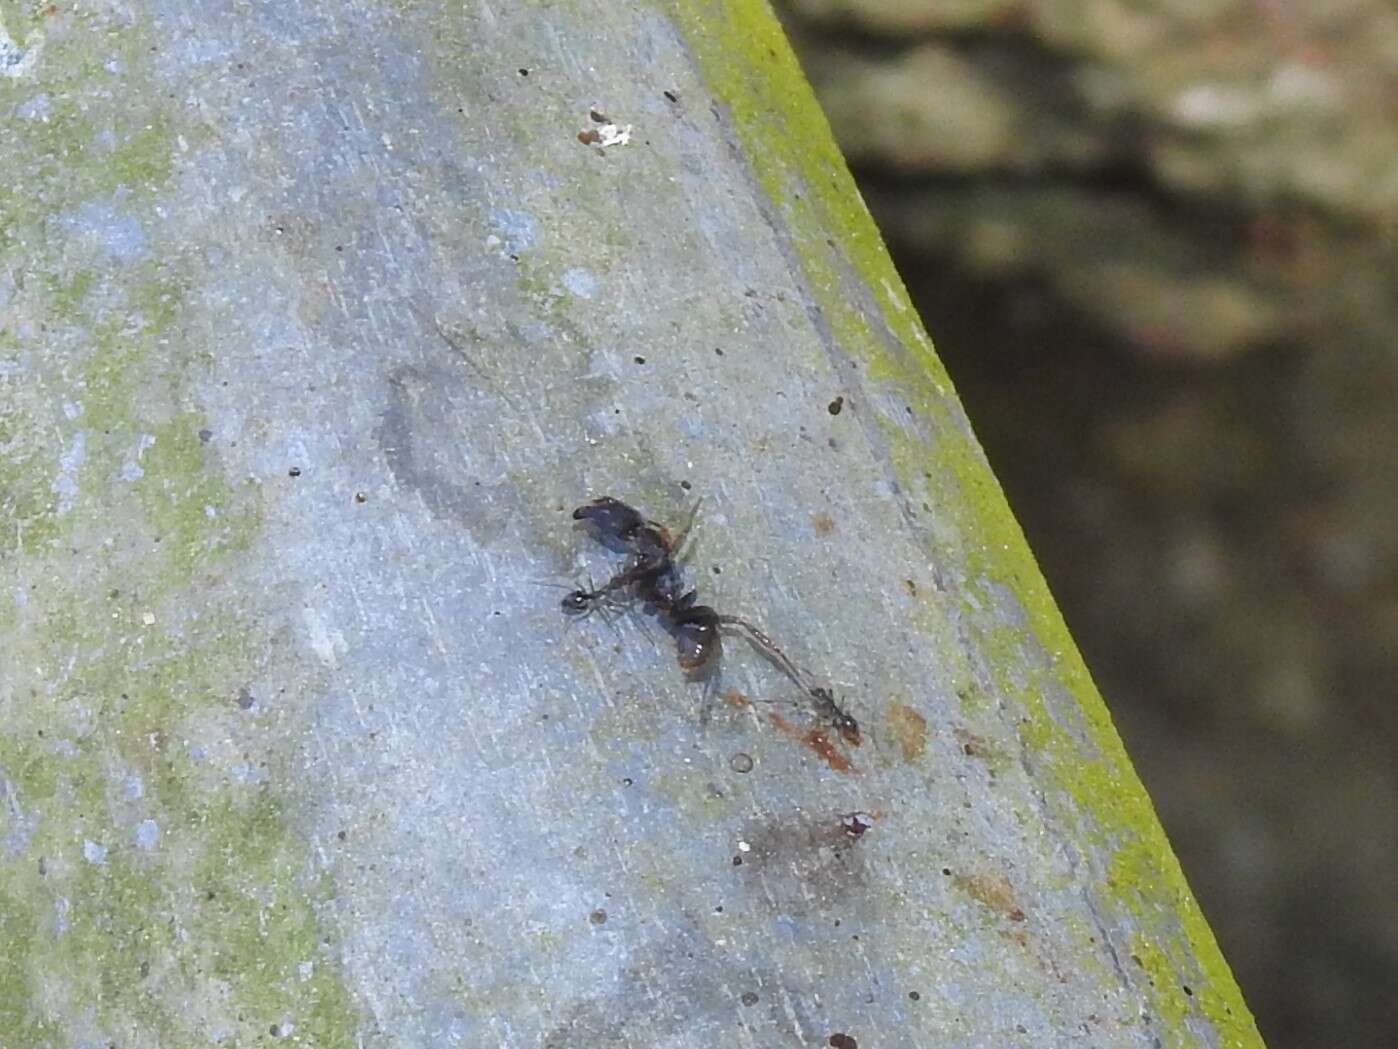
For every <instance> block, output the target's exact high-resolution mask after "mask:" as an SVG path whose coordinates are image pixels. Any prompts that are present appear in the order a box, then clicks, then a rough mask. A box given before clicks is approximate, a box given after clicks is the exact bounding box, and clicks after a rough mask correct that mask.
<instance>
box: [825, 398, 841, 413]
mask: <svg viewBox="0 0 1398 1049" xmlns="http://www.w3.org/2000/svg"><path fill="white" fill-rule="evenodd" d="M844 406H845V399H844V398H843V397H836V398H835V399H834V400H833V401H831V402H830V403H829V404H828V405H826V407H825V410H826V411H828V412H829V413H830V414H831V415H839V414H840V412H841V411H842V410H843V409H844Z"/></svg>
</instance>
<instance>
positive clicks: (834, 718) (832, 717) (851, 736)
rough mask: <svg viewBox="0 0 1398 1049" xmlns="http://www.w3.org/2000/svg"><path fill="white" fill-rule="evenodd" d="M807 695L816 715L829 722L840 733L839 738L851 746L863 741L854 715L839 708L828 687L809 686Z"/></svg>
mask: <svg viewBox="0 0 1398 1049" xmlns="http://www.w3.org/2000/svg"><path fill="white" fill-rule="evenodd" d="M807 695H809V696H810V697H811V700H812V703H811V709H812V710H814V711H815V714H816V717H819V718H824V719H825V720H826V721H828V722H829V723H830V727H831V728H833V729H834V730H835V731H836V732H838V733H839V734H840V738H841V739H843V740H844V741H845V742H846V743H848V744H849V745H850V746H851V747H857V746H859V745H860V744H861V743H863V742H864V737H863V736H861V735H860V734H859V722H857V721H855V720H854V715H853V714H850V713H849V712H848V711H846V710H843V709H841V708H840V705H839V704H838V703H836V702H835V695H834V693H832V692H831V691H830V690H829V689H828V688H820V687H817V688H811V689H808V690H807Z"/></svg>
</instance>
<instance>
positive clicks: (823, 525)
mask: <svg viewBox="0 0 1398 1049" xmlns="http://www.w3.org/2000/svg"><path fill="white" fill-rule="evenodd" d="M811 524H812V526H813V527H814V528H815V534H816V535H819V536H827V535H829V534H830V533H831V532H833V531H835V519H834V518H833V517H831V516H830V515H829V514H816V515H815V517H813V518H812V519H811Z"/></svg>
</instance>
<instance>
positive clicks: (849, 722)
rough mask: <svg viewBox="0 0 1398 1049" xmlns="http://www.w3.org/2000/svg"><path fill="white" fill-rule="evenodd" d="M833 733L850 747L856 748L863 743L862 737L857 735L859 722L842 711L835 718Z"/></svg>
mask: <svg viewBox="0 0 1398 1049" xmlns="http://www.w3.org/2000/svg"><path fill="white" fill-rule="evenodd" d="M835 731H836V732H838V733H839V734H840V738H841V739H843V740H844V741H845V742H846V743H848V744H849V745H850V746H851V747H857V746H859V745H860V744H861V743H863V742H864V737H863V736H861V735H860V734H859V722H857V721H855V720H854V718H852V717H850V716H849V715H848V714H846V713H844V712H843V711H842V712H841V713H840V714H838V715H837V716H836V717H835Z"/></svg>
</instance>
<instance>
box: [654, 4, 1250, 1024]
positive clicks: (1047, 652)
mask: <svg viewBox="0 0 1398 1049" xmlns="http://www.w3.org/2000/svg"><path fill="white" fill-rule="evenodd" d="M666 6H667V7H668V9H669V10H670V12H671V14H672V17H673V18H674V20H675V22H676V23H677V24H678V25H679V26H680V27H681V30H682V32H683V33H684V35H685V37H686V38H687V41H688V43H689V45H690V47H691V49H692V50H693V52H694V54H695V55H696V57H697V59H698V61H699V64H700V66H701V69H702V71H703V74H704V77H705V79H706V81H707V83H708V85H709V87H710V89H711V90H712V91H713V93H714V94H715V96H716V97H717V98H718V99H719V100H720V101H721V102H722V103H723V104H724V105H725V106H726V107H727V109H728V113H729V117H730V119H731V121H732V124H733V128H734V131H735V133H736V135H737V137H738V139H739V141H740V142H741V145H742V149H743V153H744V156H745V157H746V159H747V161H748V163H749V164H750V165H751V168H752V171H753V174H754V177H755V179H756V181H757V183H758V184H759V185H760V186H761V188H762V190H763V192H764V193H765V194H766V196H767V198H768V203H769V207H770V208H771V209H772V210H773V212H774V213H775V214H776V215H777V216H778V218H779V221H780V222H781V224H782V225H783V231H784V233H785V234H786V236H787V237H788V238H789V244H790V249H791V250H792V251H793V253H794V255H795V257H796V260H797V262H798V264H799V265H800V267H801V268H802V270H803V271H804V276H805V283H806V287H807V289H808V291H809V293H810V294H811V295H812V297H813V298H814V300H815V302H816V303H817V304H818V306H819V308H820V311H821V315H822V317H823V318H824V320H825V322H826V323H827V324H828V326H829V330H830V333H831V335H832V336H833V338H834V340H835V341H836V343H837V345H838V346H839V348H840V349H841V351H842V352H844V353H846V354H848V355H850V356H851V357H853V358H857V359H859V360H860V361H861V362H862V363H863V364H864V365H865V375H866V376H867V378H868V381H870V382H871V383H880V384H886V385H893V386H896V388H897V390H898V393H899V395H900V396H901V397H904V398H905V399H906V400H907V403H908V407H909V408H910V409H911V413H912V416H911V417H912V419H913V420H914V421H915V422H916V423H917V424H918V425H919V426H920V427H921V429H920V430H919V429H915V428H909V427H906V426H905V425H904V422H903V421H902V420H891V419H880V420H878V423H877V425H878V434H879V436H880V437H881V438H882V439H883V440H884V442H885V446H886V447H887V449H888V451H889V455H890V458H891V461H892V463H893V468H894V473H895V476H896V478H897V480H898V481H899V483H900V485H902V487H903V489H904V491H905V492H908V493H912V492H923V493H926V494H927V496H928V497H929V498H932V499H935V500H936V502H937V505H938V508H939V514H940V515H941V516H942V518H943V519H946V518H950V519H951V521H952V523H953V526H954V527H953V528H952V529H950V530H949V533H950V534H949V535H948V536H947V537H946V541H947V543H948V544H949V545H948V547H947V548H946V549H942V550H934V551H932V554H933V556H937V557H941V558H944V559H946V560H947V561H948V562H949V563H951V564H955V565H959V566H963V567H964V571H965V576H964V578H963V580H962V583H961V588H960V591H961V593H962V595H963V598H962V600H964V601H965V602H967V607H966V608H965V609H964V614H963V620H964V621H965V623H966V624H968V626H971V625H973V626H974V629H976V630H977V632H978V633H977V636H976V638H975V643H976V645H977V647H978V648H979V649H980V654H981V655H982V657H983V658H984V660H985V662H986V663H987V665H988V666H989V667H990V668H991V673H992V675H994V676H995V677H996V680H995V682H994V685H995V688H996V691H997V693H998V695H995V696H984V695H980V694H978V693H976V692H975V691H973V690H969V689H965V690H962V692H961V693H960V695H961V701H962V704H963V707H964V708H965V709H967V710H976V709H978V708H979V707H980V706H981V705H982V704H991V705H995V704H1001V703H1005V702H1008V703H1010V708H1009V709H1015V708H1016V707H1017V708H1019V709H1022V710H1023V711H1024V717H1025V720H1024V722H1023V724H1022V725H1021V739H1022V741H1023V743H1024V745H1025V746H1026V748H1027V752H1028V754H1029V760H1030V763H1031V765H1032V766H1033V767H1034V768H1035V769H1036V774H1037V775H1039V776H1041V777H1042V778H1043V779H1044V781H1045V782H1047V783H1050V784H1052V785H1053V786H1054V787H1056V788H1057V792H1056V793H1053V792H1051V794H1050V796H1049V798H1048V802H1049V805H1050V809H1051V811H1052V813H1053V816H1054V818H1055V819H1057V820H1061V821H1064V822H1065V823H1066V824H1067V825H1068V826H1069V827H1071V828H1072V834H1073V836H1074V837H1075V838H1077V839H1078V840H1080V841H1082V842H1084V844H1085V847H1086V848H1087V849H1089V850H1092V851H1093V852H1094V853H1096V854H1106V855H1115V856H1117V858H1118V859H1117V861H1114V862H1113V864H1112V869H1113V871H1114V874H1113V875H1112V876H1111V877H1107V878H1105V879H1104V880H1103V882H1102V883H1101V884H1099V885H1098V886H1097V887H1096V889H1097V894H1098V896H1099V898H1100V899H1101V900H1102V901H1103V903H1104V905H1105V907H1106V908H1107V909H1108V910H1109V911H1111V912H1112V913H1111V917H1112V918H1114V919H1116V920H1120V921H1123V922H1126V923H1127V924H1134V925H1136V926H1137V928H1138V933H1137V936H1138V937H1140V939H1141V942H1143V943H1149V944H1151V945H1152V948H1151V949H1148V950H1146V953H1145V955H1142V956H1141V957H1142V965H1143V968H1146V970H1147V976H1146V979H1145V980H1144V981H1142V982H1144V983H1145V985H1146V987H1147V995H1148V997H1149V998H1150V1000H1151V1001H1152V1002H1153V1003H1154V1009H1155V1012H1156V1015H1157V1023H1158V1026H1159V1028H1160V1031H1161V1037H1162V1038H1163V1039H1164V1040H1165V1041H1166V1042H1167V1043H1168V1044H1170V1045H1186V1044H1193V1043H1194V1042H1195V1041H1196V1038H1195V1036H1194V1035H1193V1034H1192V1033H1191V1029H1190V1026H1189V1021H1190V1019H1191V1017H1193V1016H1195V1015H1196V1014H1202V1015H1203V1016H1204V1017H1207V1019H1208V1020H1209V1021H1210V1022H1211V1023H1212V1024H1213V1026H1214V1029H1215V1031H1216V1032H1217V1036H1218V1040H1219V1042H1220V1043H1221V1044H1226V1045H1236V1046H1257V1045H1260V1044H1261V1041H1260V1038H1259V1037H1258V1035H1257V1032H1256V1029H1255V1027H1254V1025H1253V1023H1252V1019H1251V1017H1250V1015H1249V1014H1248V1012H1247V1009H1246V1006H1245V1005H1244V1004H1243V1001H1242V997H1241V994H1240V993H1239V991H1238V988H1237V985H1236V983H1235V982H1234V980H1233V977H1232V974H1231V973H1230V971H1229V969H1228V966H1227V964H1226V962H1225V961H1224V960H1223V957H1222V955H1221V953H1220V952H1219V950H1218V947H1217V945H1216V943H1215V941H1214V939H1213V935H1212V933H1211V931H1210V930H1209V928H1208V926H1207V923H1206V922H1205V921H1204V918H1203V916H1202V914H1201V913H1200V911H1199V909H1198V906H1197V905H1196V903H1195V902H1194V899H1193V897H1192V895H1191V894H1190V893H1189V890H1188V886H1187V885H1186V883H1185V880H1184V876H1183V874H1182V872H1181V871H1180V869H1179V865H1178V863H1177V862H1176V860H1175V858H1174V856H1173V854H1172V852H1171V851H1170V848H1169V844H1168V842H1167V841H1166V839H1165V836H1164V832H1163V831H1162V830H1161V828H1160V824H1159V821H1158V820H1157V819H1156V816H1155V813H1154V811H1153V810H1152V808H1151V806H1150V802H1149V800H1148V799H1147V797H1146V795H1145V792H1144V788H1142V786H1141V784H1140V782H1139V780H1138V779H1137V778H1136V776H1135V773H1134V770H1132V768H1131V766H1130V763H1129V761H1128V759H1127V757H1126V754H1125V751H1124V749H1123V748H1122V746H1121V742H1120V740H1119V738H1118V737H1117V735H1116V731H1115V729H1114V728H1113V726H1112V724H1111V720H1110V717H1109V716H1108V714H1107V710H1106V707H1105V705H1104V704H1103V702H1102V700H1101V697H1100V696H1099V695H1098V693H1097V691H1096V688H1095V686H1094V685H1093V684H1092V681H1091V679H1090V677H1089V675H1088V673H1087V669H1086V667H1085V665H1084V664H1083V662H1082V659H1081V657H1080V655H1079V654H1078V652H1077V649H1076V648H1075V646H1074V645H1073V643H1072V640H1071V638H1070V637H1069V635H1068V632H1067V629H1066V627H1065V626H1064V624H1063V621H1062V617H1061V616H1060V615H1059V613H1058V610H1057V608H1056V606H1055V605H1054V603H1053V600H1052V597H1051V596H1050V594H1049V592H1048V588H1047V586H1046V585H1045V583H1044V581H1043V578H1042V576H1041V575H1040V573H1039V570H1038V567H1037V565H1036V564H1035V563H1034V560H1033V557H1032V555H1031V554H1030V552H1029V549H1028V546H1027V544H1026V543H1025V541H1024V537H1023V535H1022V533H1021V532H1020V530H1019V527H1018V525H1017V524H1016V523H1015V521H1014V518H1013V516H1012V515H1011V513H1010V511H1009V507H1008V505H1007V504H1006V502H1005V499H1004V495H1003V493H1002V492H1001V491H1000V488H999V486H998V485H997V484H996V482H995V480H994V478H993V476H992V475H991V473H990V470H989V467H988V465H987V464H986V462H985V459H984V456H983V455H982V453H981V451H980V449H979V447H978V446H977V445H976V443H975V440H974V438H973V437H972V436H971V435H970V431H969V427H968V426H967V425H966V423H965V420H964V418H963V417H962V415H961V412H960V408H959V406H957V405H956V403H955V401H954V399H953V398H952V397H951V396H950V382H949V380H948V379H947V376H946V373H945V371H944V369H943V368H942V366H941V364H940V362H939V361H938V359H937V357H936V355H935V353H934V352H933V351H932V348H931V344H930V342H929V341H928V339H927V337H926V335H925V333H924V332H923V331H922V329H921V326H920V322H919V321H918V319H917V317H916V315H915V314H914V312H913V311H912V310H911V308H910V307H909V305H908V302H909V300H908V297H907V294H906V291H905V290H904V288H903V286H902V284H901V282H900V281H899V279H898V277H897V275H896V273H895V271H894V269H893V266H892V263H891V261H890V260H889V258H888V256H887V253H886V252H885V250H884V248H883V245H882V242H881V240H880V238H879V236H878V233H877V231H876V229H875V228H874V225H873V222H872V220H871V219H870V217H869V215H868V213H867V211H866V209H865V208H864V206H863V204H862V202H861V200H860V198H859V195H858V192H857V191H856V189H855V186H854V183H853V180H852V179H851V178H850V176H849V173H848V171H847V169H846V167H845V165H844V162H843V160H842V158H841V157H840V155H839V152H838V149H837V148H836V146H835V144H834V141H833V138H832V136H831V135H830V131H829V127H828V125H827V124H826V122H825V119H824V117H823V116H822V115H821V113H820V111H819V108H818V107H817V105H816V103H815V100H814V97H813V96H812V94H811V92H810V89H809V87H808V86H807V85H806V83H805V81H804V78H803V77H802V75H801V72H800V69H799V67H798V65H797V63H796V59H795V56H794V54H793V53H792V52H791V49H790V47H789V46H788V44H787V42H786V40H785V37H784V36H783V34H782V32H781V29H780V27H779V26H778V24H777V23H776V21H775V19H774V18H773V17H772V15H771V12H770V11H769V10H768V8H767V6H766V4H765V3H763V2H762V0H714V2H711V3H697V2H696V3H685V2H676V3H671V4H668V5H666ZM926 433H930V434H931V435H934V436H933V437H932V438H929V437H927V436H924V434H926ZM942 538H943V536H941V535H939V536H938V539H939V541H940V540H942ZM1007 597H1012V599H1013V602H1014V603H1016V604H1017V605H1018V607H1019V610H1020V613H1021V615H1022V617H1023V619H1022V621H1021V622H999V621H997V620H996V619H995V618H994V617H995V615H996V610H997V609H1003V608H1004V607H1005V606H1006V604H1007V601H1006V598H1007ZM1057 697H1070V699H1071V709H1068V710H1065V709H1063V703H1062V700H1061V699H1059V698H1057ZM1121 850H1127V851H1126V859H1122V854H1121ZM1128 860H1129V862H1128ZM1182 973H1183V974H1193V975H1192V976H1189V977H1184V978H1181V976H1180V974H1182ZM1167 976H1169V977H1170V978H1169V979H1167V978H1166V977H1167ZM1188 979H1193V981H1194V982H1193V983H1192V984H1189V986H1190V989H1191V991H1192V992H1193V993H1192V994H1186V993H1185V992H1184V991H1183V990H1182V987H1183V986H1184V985H1185V984H1186V980H1188ZM1181 997H1183V998H1184V999H1185V1001H1183V1002H1182V1001H1181Z"/></svg>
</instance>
